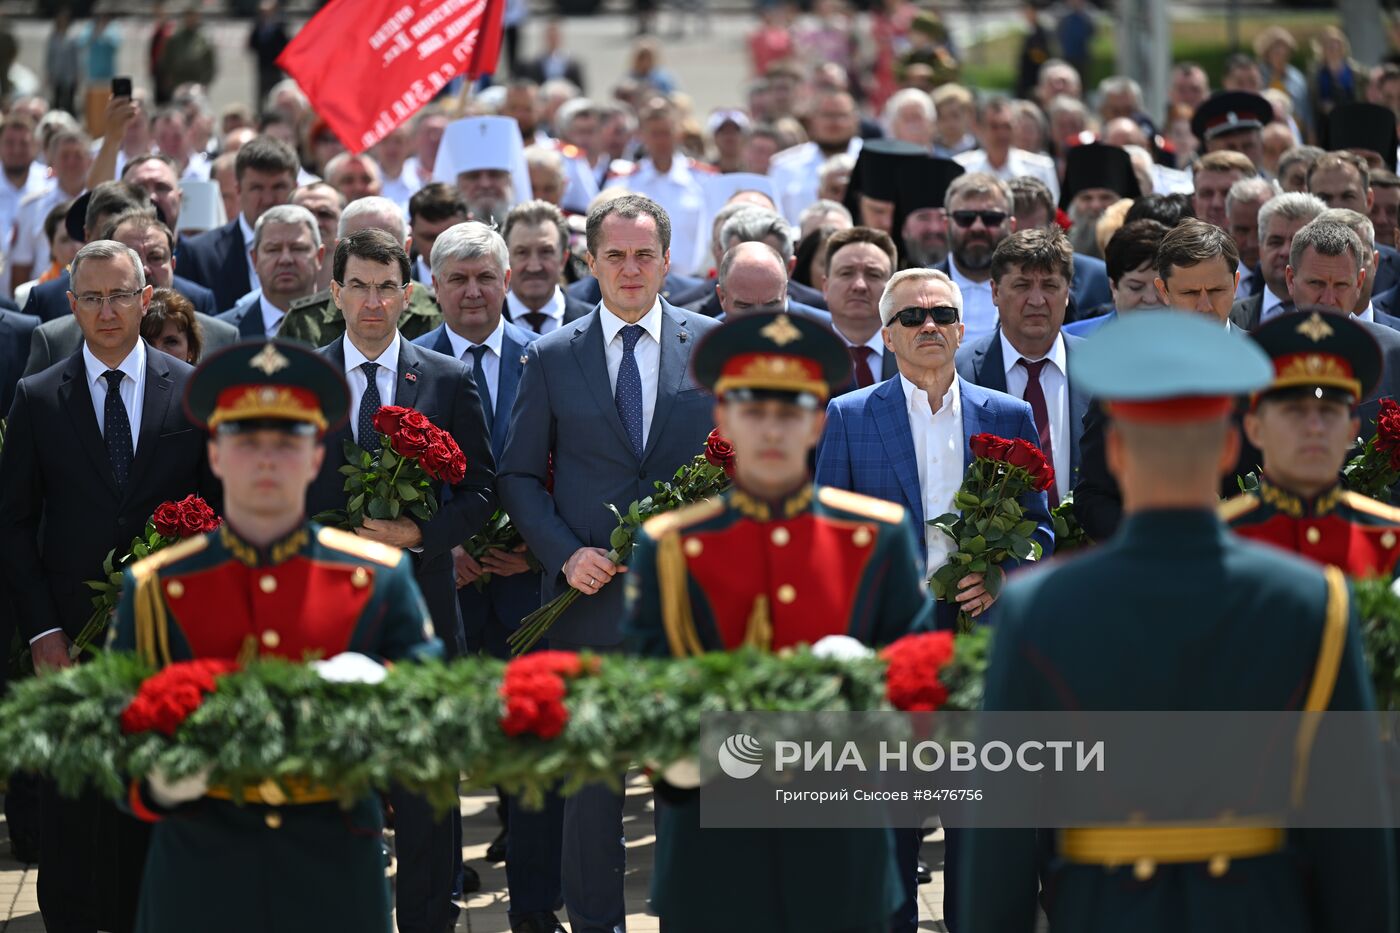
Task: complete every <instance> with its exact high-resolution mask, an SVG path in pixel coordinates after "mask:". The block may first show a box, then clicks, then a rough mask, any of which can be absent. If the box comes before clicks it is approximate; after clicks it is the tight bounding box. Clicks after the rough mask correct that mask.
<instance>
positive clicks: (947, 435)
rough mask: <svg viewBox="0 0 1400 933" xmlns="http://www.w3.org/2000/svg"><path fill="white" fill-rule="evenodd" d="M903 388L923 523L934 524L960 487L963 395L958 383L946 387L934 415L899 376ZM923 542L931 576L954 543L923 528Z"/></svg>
mask: <svg viewBox="0 0 1400 933" xmlns="http://www.w3.org/2000/svg"><path fill="white" fill-rule="evenodd" d="M899 382H900V384H901V385H902V386H903V387H904V400H905V409H906V410H907V411H908V412H909V431H910V433H911V434H913V436H914V459H915V461H916V462H917V463H918V467H919V492H920V493H922V494H923V497H924V502H923V505H924V521H925V522H930V521H933V520H934V519H935V518H937V517H938V516H940V515H942V514H944V513H946V512H955V511H957V510H956V509H954V508H953V496H955V495H957V492H958V489H959V488H961V487H962V481H963V471H964V469H965V467H964V465H963V424H962V393H961V392H959V391H958V379H957V377H956V376H954V377H953V383H952V385H951V386H949V387H948V393H947V394H946V395H944V396H943V401H942V402H941V403H940V404H939V406H938V411H937V413H935V412H933V411H932V410H930V408H929V404H928V393H927V392H925V391H924V390H923V389H921V388H919V387H918V386H916V385H914V383H912V382H910V381H909V380H908V379H906V378H905V377H904V374H903V373H900V374H899ZM923 532H924V540H925V541H926V542H927V544H928V564H927V567H926V571H927V573H933V572H934V571H935V570H937V569H938V568H939V567H942V566H943V565H944V564H946V563H947V562H948V556H949V555H950V554H952V553H953V550H954V545H953V539H952V538H950V537H948V536H947V535H945V534H944V533H943V532H941V531H939V530H938V529H937V528H935V527H933V526H932V525H928V524H925V525H924V528H923Z"/></svg>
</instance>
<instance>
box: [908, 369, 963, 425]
mask: <svg viewBox="0 0 1400 933" xmlns="http://www.w3.org/2000/svg"><path fill="white" fill-rule="evenodd" d="M899 384H900V386H901V387H902V388H903V389H904V402H905V405H906V406H907V407H908V408H909V410H910V411H920V412H922V413H923V414H925V415H927V416H929V417H936V416H937V415H945V414H947V415H957V414H958V413H959V412H961V410H962V392H961V391H959V389H958V377H957V374H956V373H955V374H954V375H953V381H952V382H951V383H949V385H948V391H947V393H946V394H945V395H944V396H943V399H942V401H941V402H939V404H938V411H937V412H934V411H931V410H930V409H929V406H928V392H926V391H925V390H923V389H921V388H920V387H919V386H916V385H914V383H912V382H910V381H909V377H908V376H906V375H904V373H903V372H900V374H899Z"/></svg>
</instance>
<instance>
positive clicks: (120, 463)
mask: <svg viewBox="0 0 1400 933" xmlns="http://www.w3.org/2000/svg"><path fill="white" fill-rule="evenodd" d="M125 375H126V374H125V373H123V372H122V371H121V370H119V369H109V370H107V371H106V372H105V373H103V374H102V378H103V379H106V380H107V402H106V404H105V405H104V407H103V409H102V439H103V440H105V441H106V442H107V456H108V457H110V458H111V460H112V474H113V475H114V476H116V478H117V485H118V486H122V487H125V486H126V481H127V479H128V478H129V477H130V475H131V459H132V450H131V418H129V417H128V416H127V413H126V405H125V404H124V403H123V402H122V393H121V385H122V377H123V376H125Z"/></svg>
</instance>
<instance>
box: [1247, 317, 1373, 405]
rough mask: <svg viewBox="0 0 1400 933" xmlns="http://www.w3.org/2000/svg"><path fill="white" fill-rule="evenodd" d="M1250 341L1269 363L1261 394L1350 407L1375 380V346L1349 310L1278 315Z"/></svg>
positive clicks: (1369, 390)
mask: <svg viewBox="0 0 1400 933" xmlns="http://www.w3.org/2000/svg"><path fill="white" fill-rule="evenodd" d="M1254 340H1255V341H1256V342H1257V343H1258V344H1259V346H1261V347H1263V348H1264V352H1266V353H1268V354H1269V357H1270V358H1271V359H1272V360H1273V367H1274V378H1273V381H1272V382H1270V383H1269V385H1268V386H1267V387H1266V388H1264V390H1263V391H1262V392H1261V393H1260V395H1261V397H1267V398H1272V397H1275V396H1278V395H1295V394H1301V395H1310V396H1315V397H1317V398H1333V399H1335V400H1337V401H1340V402H1344V403H1346V404H1348V405H1355V404H1356V403H1357V402H1359V401H1361V400H1362V399H1363V398H1366V397H1367V396H1369V395H1370V394H1371V392H1372V390H1374V389H1375V387H1376V384H1377V383H1379V382H1380V379H1381V368H1382V366H1383V365H1384V364H1383V362H1382V360H1381V348H1380V347H1379V346H1378V345H1377V344H1376V340H1375V338H1374V337H1372V336H1371V335H1370V334H1368V333H1367V332H1366V328H1364V327H1362V326H1361V324H1360V323H1358V322H1357V321H1356V320H1355V319H1353V318H1352V316H1351V315H1350V314H1335V313H1332V312H1323V311H1298V312H1296V313H1293V314H1284V315H1281V316H1279V317H1276V318H1274V319H1273V320H1271V321H1269V322H1268V323H1267V324H1265V325H1264V326H1262V327H1260V328H1259V329H1258V330H1257V331H1255V333H1254Z"/></svg>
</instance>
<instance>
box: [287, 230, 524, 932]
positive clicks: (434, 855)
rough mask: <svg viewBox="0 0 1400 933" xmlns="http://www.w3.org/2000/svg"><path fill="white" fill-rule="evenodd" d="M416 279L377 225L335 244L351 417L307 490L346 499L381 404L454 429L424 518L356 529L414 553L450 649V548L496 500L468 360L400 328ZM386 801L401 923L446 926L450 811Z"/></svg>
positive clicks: (416, 928)
mask: <svg viewBox="0 0 1400 933" xmlns="http://www.w3.org/2000/svg"><path fill="white" fill-rule="evenodd" d="M264 281H266V279H264ZM415 287H416V286H415V285H414V283H413V282H412V280H411V279H410V278H409V261H408V252H407V251H406V250H405V249H404V247H403V241H402V240H396V239H395V238H394V237H393V236H391V235H389V234H388V233H385V232H384V231H383V230H379V229H375V228H370V229H368V230H361V231H359V232H358V233H352V234H350V235H349V236H346V237H342V238H341V239H340V240H339V241H338V242H337V243H336V246H335V259H334V274H333V276H332V278H331V296H332V298H334V300H335V303H336V306H337V307H338V308H340V311H341V314H342V315H344V317H345V336H343V337H341V338H339V339H338V340H335V341H333V342H332V343H330V344H328V345H327V346H324V347H322V348H321V349H319V350H317V351H316V352H317V353H320V354H321V355H322V356H325V357H326V358H328V359H330V360H331V362H332V363H334V364H335V366H336V367H337V368H338V369H339V371H340V372H343V373H345V381H346V382H347V383H348V384H349V386H350V420H349V423H348V424H346V425H345V426H343V427H341V428H340V429H339V430H337V431H335V432H333V433H332V434H330V435H329V436H327V438H326V449H327V451H329V454H328V455H327V456H326V458H325V461H324V462H323V463H322V464H321V470H320V472H319V473H318V474H317V476H316V480H315V481H314V482H313V483H312V484H311V488H310V489H309V490H308V491H307V494H306V511H307V514H308V515H312V516H314V515H317V514H318V513H320V512H324V511H327V510H330V509H344V508H345V503H346V497H345V492H344V477H343V476H341V474H340V468H341V467H342V466H344V465H345V456H344V453H343V451H344V448H345V444H346V442H347V441H348V442H350V443H352V444H355V445H358V446H359V447H360V448H361V449H362V450H366V451H371V452H374V451H377V450H378V449H379V444H380V438H379V434H378V433H377V432H376V431H375V430H374V427H373V425H372V421H373V418H374V415H375V412H377V411H378V410H379V408H380V406H382V405H399V406H402V407H405V408H413V409H416V410H418V411H420V412H422V413H423V414H424V415H426V416H427V417H428V420H430V421H431V422H432V423H433V424H435V425H436V426H438V427H440V428H442V429H444V430H446V431H449V432H450V433H451V434H452V437H453V439H454V440H456V441H457V446H458V447H460V448H461V449H462V453H463V454H464V455H465V456H466V460H467V472H466V476H464V477H463V478H462V481H461V482H460V483H457V484H455V485H453V486H450V487H444V488H439V489H437V490H436V492H437V497H438V501H439V502H440V503H441V507H440V508H439V509H438V512H437V514H436V515H434V516H433V517H432V518H431V519H429V520H428V521H426V522H419V521H418V520H416V519H413V518H409V517H400V518H396V519H374V518H367V519H365V523H364V525H363V526H362V527H360V528H357V529H355V532H356V534H358V535H360V536H361V537H365V538H369V539H370V540H372V541H378V542H380V543H381V544H387V545H389V546H391V547H395V548H405V549H407V550H408V551H410V552H411V553H412V554H413V571H414V577H415V578H416V579H417V581H418V588H419V589H420V590H422V592H423V600H424V602H426V603H427V605H428V612H429V614H430V615H431V616H432V620H433V627H434V629H435V630H436V631H437V636H438V637H439V638H441V639H442V642H443V653H444V654H445V656H446V657H447V658H449V659H451V658H455V657H459V656H461V655H462V654H464V653H465V651H466V636H465V632H464V629H463V627H462V618H461V614H460V610H459V609H458V604H457V583H456V576H455V573H454V570H453V565H452V548H453V547H454V546H456V545H458V544H461V543H462V542H463V541H465V540H467V539H468V538H469V537H471V536H472V535H474V534H476V532H477V531H479V530H480V529H481V526H482V525H484V524H485V523H486V520H487V519H488V518H490V517H491V514H492V513H493V512H494V511H495V509H496V494H495V492H494V491H493V489H492V483H493V481H494V478H495V461H494V460H493V459H492V457H491V441H490V435H489V434H488V433H487V429H486V419H485V416H484V415H483V414H482V411H483V409H482V404H481V398H480V396H479V394H478V392H477V382H476V379H475V378H474V377H473V376H472V372H471V370H469V369H467V367H466V365H465V364H464V363H462V362H461V361H460V360H456V359H453V358H452V357H450V356H446V355H444V354H441V353H437V352H435V351H433V350H429V349H426V348H424V347H419V346H415V345H414V344H412V343H410V342H409V341H407V340H405V339H403V336H402V335H401V334H400V333H399V327H398V325H399V318H400V317H401V316H402V315H403V313H404V307H405V306H406V304H407V302H408V297H409V295H408V293H409V291H410V290H411V289H413V288H415ZM439 485H441V484H439ZM390 800H391V802H392V803H393V806H394V814H395V816H394V829H395V848H396V849H397V854H398V858H399V868H398V881H397V882H396V884H395V890H396V897H397V902H398V927H399V929H400V930H402V931H404V933H410V931H411V933H441V931H443V930H445V929H448V928H449V926H450V924H451V923H452V922H454V921H455V918H456V914H457V908H456V906H455V905H454V904H453V903H452V883H453V877H454V876H455V874H456V872H457V864H458V862H459V861H460V851H455V852H454V841H453V834H452V820H451V819H437V820H435V819H434V818H433V813H432V808H431V807H430V806H429V805H428V803H427V801H426V800H425V799H423V798H420V797H415V796H412V795H409V794H406V793H402V792H399V791H395V792H392V793H391V794H390Z"/></svg>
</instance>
